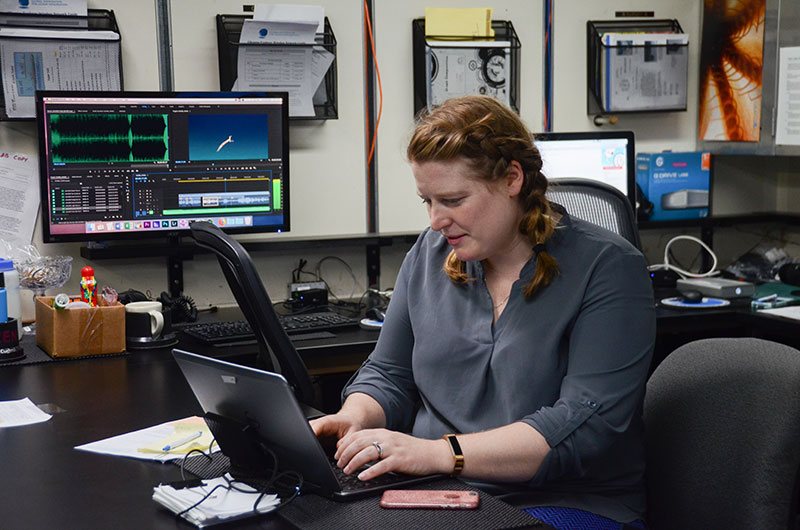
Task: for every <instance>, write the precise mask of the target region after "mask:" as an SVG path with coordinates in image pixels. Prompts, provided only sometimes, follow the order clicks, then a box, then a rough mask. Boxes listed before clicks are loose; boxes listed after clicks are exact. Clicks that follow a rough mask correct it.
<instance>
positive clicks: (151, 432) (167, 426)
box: [75, 416, 219, 462]
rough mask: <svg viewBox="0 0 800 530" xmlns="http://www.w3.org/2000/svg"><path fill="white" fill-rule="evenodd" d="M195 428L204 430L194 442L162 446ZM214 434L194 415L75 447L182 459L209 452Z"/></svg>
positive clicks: (162, 459)
mask: <svg viewBox="0 0 800 530" xmlns="http://www.w3.org/2000/svg"><path fill="white" fill-rule="evenodd" d="M193 431H202V435H201V436H200V437H198V438H195V439H192V441H191V442H190V443H186V444H182V445H180V446H178V447H176V448H175V449H172V450H170V451H162V450H161V448H163V447H165V446H168V445H170V444H172V443H174V442H175V441H176V440H179V439H181V438H183V437H185V436H186V435H187V434H189V433H190V432H193ZM213 438H214V437H213V435H212V434H211V430H210V429H209V428H208V426H207V425H206V422H205V420H203V418H200V417H198V416H192V417H189V418H184V419H182V420H176V421H169V422H166V423H162V424H161V425H156V426H154V427H148V428H146V429H140V430H138V431H133V432H129V433H126V434H120V435H118V436H113V437H111V438H106V439H104V440H99V441H97V442H92V443H88V444H83V445H79V446H77V447H75V449H78V450H79V451H89V452H91V453H100V454H103V455H114V456H126V457H128V458H138V459H141V460H156V461H159V462H169V461H171V460H180V459H181V458H184V457H185V456H186V454H187V453H188V452H189V451H191V450H193V449H199V450H202V451H204V452H208V448H209V446H210V445H211V441H212V440H213ZM216 451H219V446H217V445H216V444H214V447H213V449H212V450H211V452H216Z"/></svg>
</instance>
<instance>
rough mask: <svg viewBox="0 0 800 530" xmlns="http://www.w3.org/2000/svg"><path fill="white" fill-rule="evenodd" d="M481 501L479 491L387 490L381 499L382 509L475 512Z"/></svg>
mask: <svg viewBox="0 0 800 530" xmlns="http://www.w3.org/2000/svg"><path fill="white" fill-rule="evenodd" d="M479 500H480V496H479V495H478V492H477V491H453V490H386V491H384V492H383V496H382V497H381V507H383V508H438V509H446V510H474V509H475V508H477V507H478V502H479Z"/></svg>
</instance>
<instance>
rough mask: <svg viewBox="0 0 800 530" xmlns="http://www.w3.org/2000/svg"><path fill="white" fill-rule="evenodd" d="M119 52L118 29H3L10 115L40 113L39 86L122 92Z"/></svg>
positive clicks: (0, 59) (0, 49) (1, 58)
mask: <svg viewBox="0 0 800 530" xmlns="http://www.w3.org/2000/svg"><path fill="white" fill-rule="evenodd" d="M12 37H13V38H12ZM29 37H35V38H29ZM87 38H91V39H93V40H91V41H87V40H75V39H87ZM119 54H120V43H119V35H117V34H116V33H113V32H108V31H85V30H60V31H59V30H33V29H18V28H2V29H0V64H2V76H3V97H4V100H5V107H6V113H7V114H8V116H9V117H10V118H31V117H34V116H35V115H36V109H35V98H34V96H35V94H36V91H37V90H80V91H94V90H121V83H120V71H119Z"/></svg>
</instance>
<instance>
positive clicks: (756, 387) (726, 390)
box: [644, 338, 800, 530]
mask: <svg viewBox="0 0 800 530" xmlns="http://www.w3.org/2000/svg"><path fill="white" fill-rule="evenodd" d="M644 421H645V449H646V453H647V472H646V473H647V495H648V514H647V526H648V528H650V529H653V530H659V529H675V528H681V529H685V530H691V529H694V528H696V529H704V530H707V529H710V528H714V529H717V528H725V529H726V530H734V529H738V528H743V529H744V528H748V529H750V528H769V529H770V530H776V529H786V528H790V529H797V528H798V519H797V516H798V494H799V493H800V482H799V481H798V476H799V475H798V471H800V351H798V350H796V349H794V348H790V347H788V346H784V345H782V344H777V343H775V342H770V341H766V340H761V339H753V338H735V339H729V338H721V339H720V338H717V339H704V340H698V341H695V342H692V343H689V344H686V345H684V346H681V347H679V348H678V349H676V350H675V351H674V352H673V353H671V354H670V355H669V356H667V358H666V359H665V360H664V361H663V362H662V363H661V364H660V365H659V366H658V367H657V368H656V370H655V372H654V373H653V375H652V377H651V378H650V380H649V381H648V383H647V393H646V395H645V404H644Z"/></svg>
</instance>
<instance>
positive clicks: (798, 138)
mask: <svg viewBox="0 0 800 530" xmlns="http://www.w3.org/2000/svg"><path fill="white" fill-rule="evenodd" d="M778 62H779V64H778V111H777V112H778V120H777V126H776V129H775V143H776V144H778V145H800V46H798V47H792V48H781V49H780V52H779V58H778Z"/></svg>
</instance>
